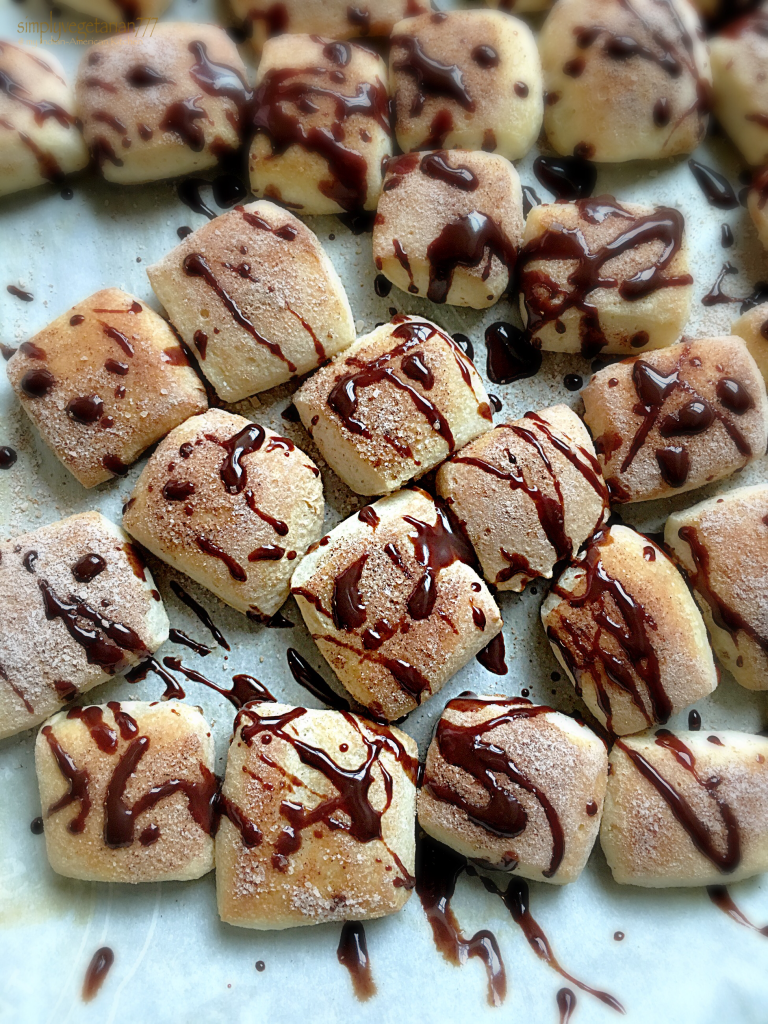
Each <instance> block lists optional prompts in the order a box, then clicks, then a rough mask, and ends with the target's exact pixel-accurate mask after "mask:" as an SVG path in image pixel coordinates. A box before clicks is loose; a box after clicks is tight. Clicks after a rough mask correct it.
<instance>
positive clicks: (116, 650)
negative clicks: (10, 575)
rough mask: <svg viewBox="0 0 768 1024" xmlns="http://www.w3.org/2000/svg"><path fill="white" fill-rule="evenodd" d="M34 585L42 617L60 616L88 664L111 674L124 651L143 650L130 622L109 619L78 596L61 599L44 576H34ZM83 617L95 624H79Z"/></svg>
mask: <svg viewBox="0 0 768 1024" xmlns="http://www.w3.org/2000/svg"><path fill="white" fill-rule="evenodd" d="M38 586H39V587H40V591H41V593H42V596H43V606H44V609H45V617H46V619H48V621H49V622H50V621H52V620H54V619H60V620H61V622H62V623H63V625H64V627H65V628H66V630H67V632H68V633H69V635H70V636H71V637H72V639H73V640H74V641H75V642H76V643H78V644H79V645H80V646H81V647H82V648H83V650H84V652H85V657H86V660H87V661H88V664H89V665H98V666H99V667H100V668H103V669H104V671H105V672H108V673H110V674H111V673H112V672H114V671H116V669H117V667H118V665H120V664H121V663H122V662H123V661H124V660H125V652H126V651H130V652H132V653H144V652H145V651H146V649H147V648H146V645H145V644H144V641H143V640H142V639H141V637H140V636H139V635H138V634H137V633H135V632H134V630H132V629H131V628H130V626H126V625H124V624H123V623H121V622H113V621H112V620H111V619H108V618H106V617H105V616H104V615H101V614H100V613H99V612H97V611H95V610H94V609H93V608H91V606H90V605H88V604H86V603H85V601H81V600H80V599H79V598H76V597H71V596H70V598H69V599H68V600H66V601H63V600H62V599H61V598H60V597H59V596H58V595H57V594H56V592H55V591H54V589H53V587H51V585H50V584H49V583H48V582H47V581H46V580H38ZM84 619H85V620H87V622H89V623H91V624H92V626H93V627H95V628H89V627H88V626H86V625H83V620H84ZM110 641H111V642H110Z"/></svg>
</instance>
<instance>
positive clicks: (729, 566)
mask: <svg viewBox="0 0 768 1024" xmlns="http://www.w3.org/2000/svg"><path fill="white" fill-rule="evenodd" d="M664 543H665V544H666V545H667V547H668V548H669V549H670V550H671V551H672V554H673V556H674V557H675V558H676V560H677V562H678V564H679V565H681V566H682V567H683V569H685V572H686V574H687V576H688V579H689V581H690V584H691V586H692V588H693V592H694V596H695V597H696V600H697V602H698V604H699V607H700V608H701V613H702V615H703V616H704V621H705V623H706V624H707V629H708V630H709V635H710V637H711V638H712V646H713V647H714V649H715V654H716V655H717V656H718V658H719V659H720V661H721V662H722V664H723V665H724V666H725V668H727V669H728V671H729V672H730V673H731V674H732V675H733V677H734V678H735V679H736V682H737V683H741V685H742V686H745V687H746V688H747V689H748V690H768V587H766V581H768V484H756V485H754V486H752V487H738V488H736V489H735V490H733V491H728V492H727V493H726V494H722V495H720V496H719V497H716V498H710V499H709V500H708V501H702V502H701V503H700V504H699V505H694V506H693V508H689V509H685V511H683V512H676V513H674V514H673V515H671V516H670V517H669V519H668V520H667V525H666V527H665V528H664Z"/></svg>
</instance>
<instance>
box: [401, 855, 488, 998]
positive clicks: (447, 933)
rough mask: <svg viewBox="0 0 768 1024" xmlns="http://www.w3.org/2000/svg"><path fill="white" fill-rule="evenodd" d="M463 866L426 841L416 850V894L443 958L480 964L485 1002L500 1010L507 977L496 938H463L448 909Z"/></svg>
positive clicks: (483, 933) (458, 857) (459, 859)
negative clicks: (485, 987)
mask: <svg viewBox="0 0 768 1024" xmlns="http://www.w3.org/2000/svg"><path fill="white" fill-rule="evenodd" d="M466 863H467V862H466V859H465V858H464V857H462V856H461V854H459V853H455V852H454V851H453V850H450V849H449V848H448V847H446V846H441V845H440V844H439V843H437V842H435V840H434V839H431V838H429V837H427V838H426V839H424V840H423V841H422V842H420V843H419V844H418V846H417V848H416V892H417V894H418V897H419V899H420V900H421V905H422V907H423V908H424V911H425V913H426V915H427V920H428V921H429V924H430V927H431V929H432V937H433V939H434V942H435V946H436V947H437V949H438V951H439V952H440V953H441V954H442V956H443V958H444V959H445V960H447V961H448V963H451V964H453V965H454V966H455V967H460V966H462V965H463V964H465V963H466V962H467V960H471V959H473V958H475V957H477V958H478V959H480V960H482V962H483V963H484V964H485V970H486V974H487V976H488V1002H489V1004H490V1005H491V1006H500V1005H501V1004H502V1003H503V1002H504V998H505V996H506V994H507V976H506V972H505V970H504V961H503V960H502V958H501V950H500V949H499V944H498V942H497V940H496V936H495V935H494V934H493V932H490V931H488V930H487V929H483V930H482V931H479V932H477V933H476V934H475V935H473V936H472V937H471V938H469V939H468V938H466V937H465V936H464V935H463V934H462V932H461V930H460V928H459V923H458V921H457V920H456V916H455V914H454V913H453V910H452V908H451V899H452V898H453V894H454V892H455V891H456V882H457V880H458V877H459V875H460V874H461V872H462V871H463V870H464V868H465V867H466Z"/></svg>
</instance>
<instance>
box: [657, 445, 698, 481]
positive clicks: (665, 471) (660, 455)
mask: <svg viewBox="0 0 768 1024" xmlns="http://www.w3.org/2000/svg"><path fill="white" fill-rule="evenodd" d="M654 454H655V455H656V462H657V463H658V466H659V472H660V473H661V478H662V480H663V481H664V483H665V484H667V485H668V486H669V487H682V486H683V485H684V484H685V482H686V480H687V479H688V473H689V471H690V468H691V458H690V456H689V455H688V452H687V451H686V449H685V448H681V447H680V446H679V445H668V446H667V447H666V448H657V449H656V451H655V453H654Z"/></svg>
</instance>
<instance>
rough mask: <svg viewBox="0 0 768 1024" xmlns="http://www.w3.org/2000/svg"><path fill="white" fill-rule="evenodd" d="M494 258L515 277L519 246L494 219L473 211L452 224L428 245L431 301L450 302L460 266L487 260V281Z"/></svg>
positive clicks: (485, 272)
mask: <svg viewBox="0 0 768 1024" xmlns="http://www.w3.org/2000/svg"><path fill="white" fill-rule="evenodd" d="M486 253H487V255H486ZM494 256H495V257H496V259H497V260H499V262H500V263H501V264H502V266H503V267H505V268H506V269H507V271H508V272H509V273H510V274H511V273H512V271H513V269H514V266H515V261H516V259H517V247H516V246H515V245H514V244H513V242H512V241H511V240H510V238H509V236H508V235H507V233H506V232H505V231H504V230H503V229H502V228H501V226H500V225H499V223H498V222H497V221H495V220H494V219H493V218H492V217H489V216H488V215H487V214H485V213H479V212H478V211H477V210H473V211H472V212H471V213H468V214H465V215H464V216H462V217H459V218H458V219H457V220H454V221H450V222H449V223H448V224H446V225H445V227H444V228H443V229H442V230H441V232H440V234H439V235H438V236H437V237H436V238H434V239H433V240H432V241H431V242H430V243H429V245H428V246H427V259H428V260H429V287H428V290H427V298H428V299H429V300H430V301H431V302H437V303H443V302H445V301H446V300H447V298H448V293H449V292H450V290H451V285H452V283H453V274H454V271H455V269H456V267H479V266H480V264H481V263H482V262H483V261H484V260H485V261H486V266H485V267H484V269H483V278H484V279H485V278H487V276H488V275H489V274H490V272H491V266H492V262H493V257H494Z"/></svg>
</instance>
